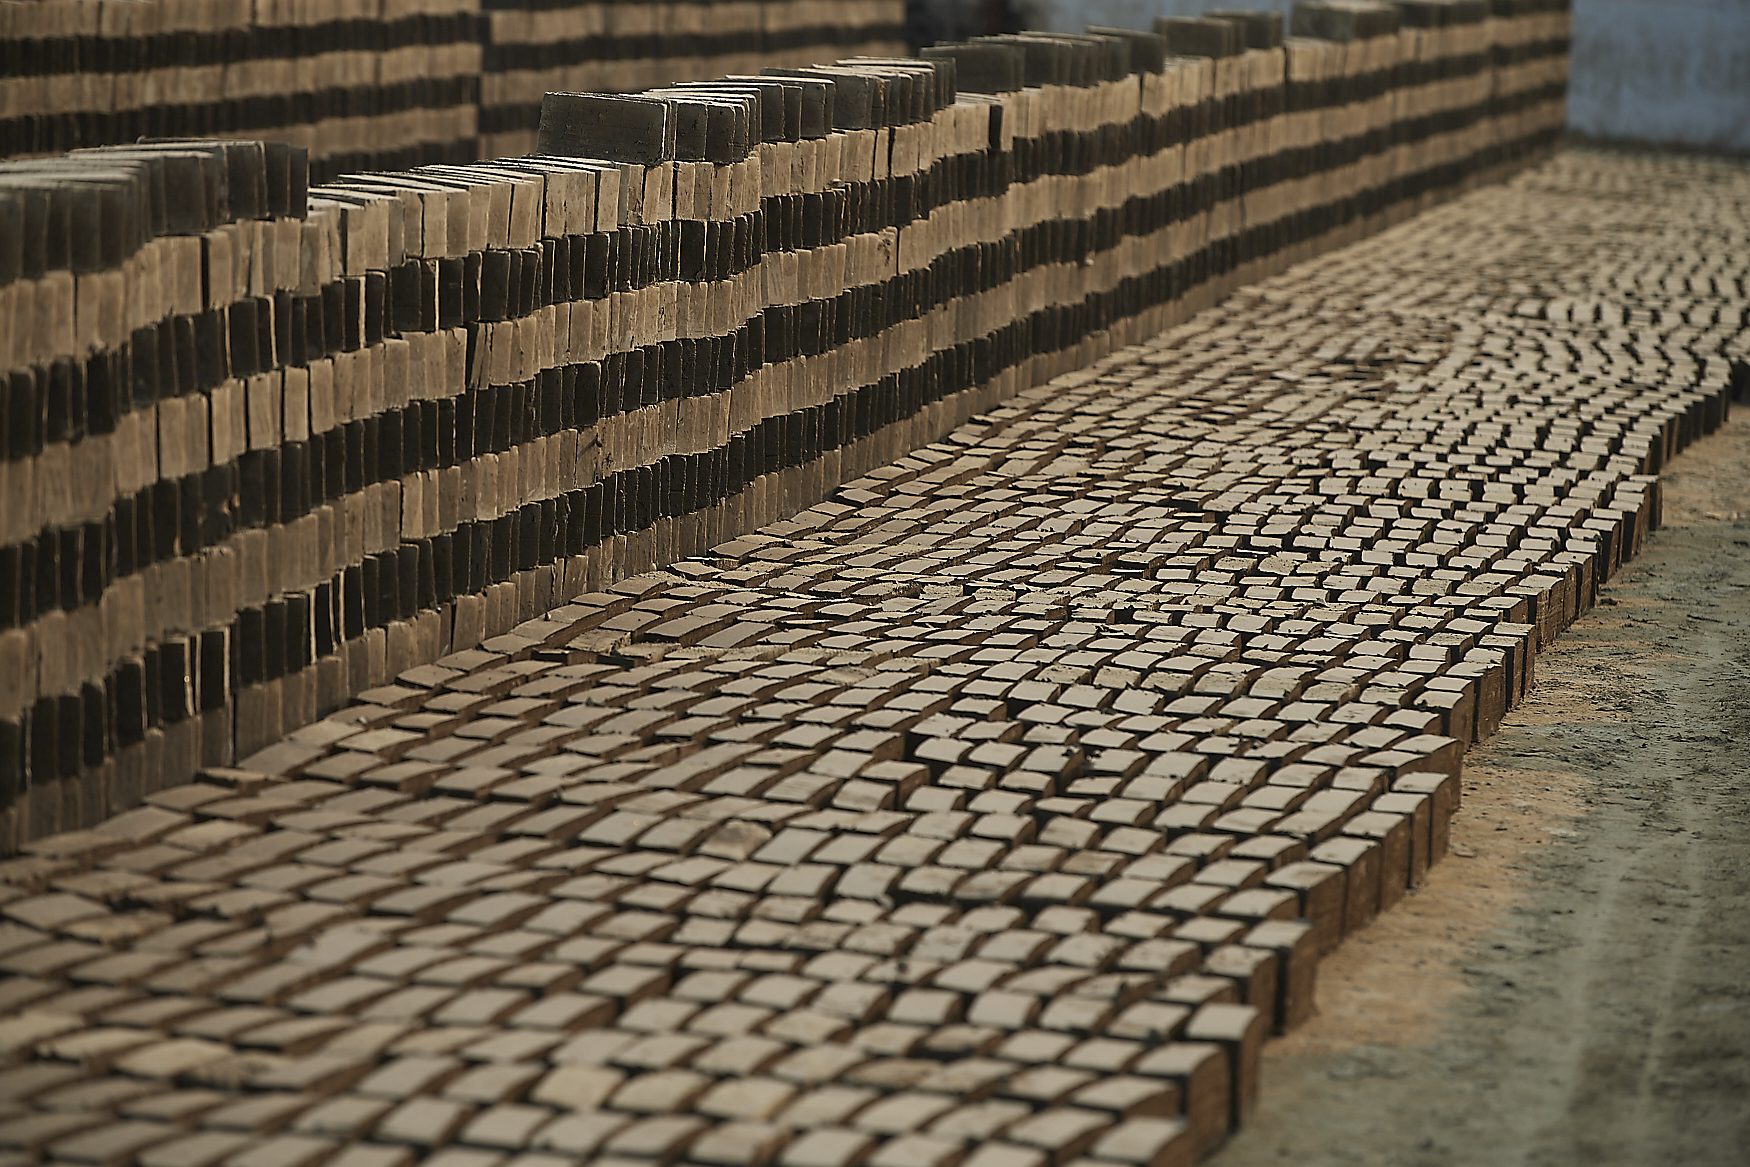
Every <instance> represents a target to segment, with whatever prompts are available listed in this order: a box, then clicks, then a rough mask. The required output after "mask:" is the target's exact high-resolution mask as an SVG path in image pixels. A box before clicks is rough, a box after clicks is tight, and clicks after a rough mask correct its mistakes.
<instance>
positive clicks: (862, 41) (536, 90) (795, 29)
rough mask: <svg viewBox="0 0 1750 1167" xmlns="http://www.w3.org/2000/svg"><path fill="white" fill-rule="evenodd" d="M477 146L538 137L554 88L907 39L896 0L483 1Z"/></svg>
mask: <svg viewBox="0 0 1750 1167" xmlns="http://www.w3.org/2000/svg"><path fill="white" fill-rule="evenodd" d="M482 7H483V8H484V10H485V11H484V13H483V17H484V20H485V23H486V31H485V35H484V45H485V50H484V51H485V58H484V62H485V69H484V76H483V78H482V81H481V92H480V134H481V153H482V156H484V157H487V158H495V157H499V156H502V155H506V154H521V153H524V152H526V151H529V150H532V149H534V148H535V140H536V131H537V130H538V128H539V125H540V117H541V99H542V97H543V96H544V95H545V94H546V93H548V92H549V91H552V90H572V91H592V92H593V91H598V90H599V91H604V92H625V91H630V90H638V89H647V88H649V87H651V86H655V85H668V84H672V83H673V82H676V81H684V80H693V79H697V78H701V77H715V76H720V75H722V74H725V73H732V74H733V73H757V72H758V71H759V70H760V69H763V68H767V67H796V66H802V65H810V64H813V63H815V62H816V61H819V60H821V59H822V58H825V57H831V56H833V55H835V54H840V53H843V54H847V55H849V54H854V53H874V54H881V53H899V52H903V51H904V50H905V38H904V35H903V25H904V19H905V6H904V4H902V3H899V2H897V0H842V2H823V0H772V2H768V3H756V4H659V3H644V4H613V3H606V4H604V3H597V2H589V3H571V4H543V5H530V4H527V3H520V2H515V0H488V2H487V3H486V4H484V5H483V6H482Z"/></svg>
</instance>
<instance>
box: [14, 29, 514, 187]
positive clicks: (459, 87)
mask: <svg viewBox="0 0 1750 1167" xmlns="http://www.w3.org/2000/svg"><path fill="white" fill-rule="evenodd" d="M0 22H3V23H0V50H3V51H4V52H5V53H6V54H7V59H6V62H5V67H4V68H0V92H4V93H5V95H6V97H5V100H4V102H3V103H0V157H21V156H28V155H40V154H51V153H57V152H60V151H63V150H71V149H76V148H80V147H91V146H103V145H112V144H116V143H121V142H130V141H133V140H134V139H135V138H138V137H142V136H145V137H203V136H204V137H220V136H226V135H243V136H247V137H252V138H265V139H271V140H274V141H279V142H286V143H290V144H292V145H295V146H300V147H303V148H304V149H306V150H308V151H309V152H310V155H311V158H312V160H313V163H314V166H315V170H316V173H317V175H318V176H319V177H325V176H328V175H332V174H337V173H340V172H342V171H345V170H352V169H366V168H370V169H385V168H394V167H404V166H417V165H421V164H425V163H433V162H463V161H467V160H469V159H472V158H474V157H477V154H476V151H477V149H478V138H477V130H476V120H477V103H478V99H479V92H480V58H481V46H480V38H479V31H478V29H479V5H478V3H476V0H407V2H402V0H389V2H386V3H384V2H379V0H364V2H361V0H314V2H312V3H304V4H296V5H292V4H286V5H262V6H260V7H257V6H255V5H253V4H250V3H248V2H247V0H221V2H219V3H207V2H205V0H201V2H194V0H147V2H145V3H131V4H112V3H103V2H101V0H41V2H32V3H24V4H9V5H7V6H6V10H5V13H4V14H3V15H0Z"/></svg>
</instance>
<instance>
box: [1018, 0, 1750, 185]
mask: <svg viewBox="0 0 1750 1167" xmlns="http://www.w3.org/2000/svg"><path fill="white" fill-rule="evenodd" d="M1022 7H1023V8H1024V9H1025V10H1026V11H1027V12H1028V14H1029V17H1030V19H1029V21H1028V23H1029V24H1030V25H1031V26H1032V27H1034V28H1052V29H1058V30H1060V31H1077V30H1080V29H1081V28H1083V27H1084V26H1086V25H1089V24H1107V25H1116V26H1117V27H1120V28H1147V27H1149V25H1150V24H1152V23H1153V21H1154V18H1155V17H1157V16H1195V15H1197V14H1198V13H1200V12H1202V11H1204V10H1205V9H1207V8H1269V9H1275V10H1277V11H1280V12H1284V13H1286V12H1287V11H1288V10H1289V9H1290V8H1292V7H1293V2H1292V0H1249V2H1248V0H1024V2H1023V4H1022ZM1568 125H1569V127H1570V128H1572V129H1575V130H1578V131H1580V132H1581V133H1584V134H1587V135H1590V136H1592V137H1598V138H1625V139H1635V140H1640V141H1648V142H1662V143H1669V144H1673V145H1683V146H1698V147H1702V148H1705V149H1713V150H1730V151H1734V152H1750V0H1574V39H1573V56H1572V79H1571V82H1570V85H1569V91H1568Z"/></svg>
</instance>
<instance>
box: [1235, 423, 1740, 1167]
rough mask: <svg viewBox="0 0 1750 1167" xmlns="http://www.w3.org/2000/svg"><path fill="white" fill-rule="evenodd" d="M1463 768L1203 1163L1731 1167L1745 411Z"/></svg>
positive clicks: (1707, 446)
mask: <svg viewBox="0 0 1750 1167" xmlns="http://www.w3.org/2000/svg"><path fill="white" fill-rule="evenodd" d="M1664 521H1665V527H1664V528H1663V529H1661V530H1660V531H1658V532H1656V533H1655V534H1654V535H1653V536H1652V538H1651V539H1650V540H1649V541H1648V544H1647V546H1646V547H1645V548H1644V549H1643V551H1642V553H1641V555H1640V556H1639V557H1638V558H1637V559H1636V560H1635V561H1634V562H1633V563H1632V564H1630V565H1629V567H1628V568H1626V569H1625V570H1624V571H1622V572H1621V573H1619V574H1618V576H1617V577H1616V578H1615V579H1614V580H1613V581H1612V582H1611V583H1610V585H1609V586H1608V587H1607V588H1606V589H1605V591H1604V593H1603V595H1602V597H1601V600H1600V603H1599V604H1598V605H1597V606H1596V607H1594V608H1593V609H1592V611H1591V612H1590V613H1589V614H1587V615H1586V616H1584V617H1582V618H1581V619H1580V620H1578V621H1576V622H1575V624H1574V625H1573V627H1572V628H1570V629H1569V630H1568V631H1567V632H1566V633H1565V634H1564V635H1563V636H1562V637H1561V638H1560V639H1559V641H1558V642H1557V643H1556V644H1555V645H1553V646H1550V647H1548V648H1546V649H1545V651H1544V653H1543V655H1542V656H1541V657H1540V658H1539V661H1538V684H1537V690H1536V692H1535V693H1534V694H1533V695H1532V697H1531V698H1530V699H1529V700H1528V701H1527V702H1526V703H1525V704H1524V705H1522V706H1521V707H1520V708H1519V709H1518V710H1516V711H1515V712H1514V713H1513V714H1512V715H1511V716H1510V717H1509V719H1508V721H1507V723H1506V724H1505V726H1503V728H1502V731H1501V732H1500V733H1499V734H1497V735H1496V736H1495V737H1494V738H1493V739H1491V740H1490V741H1489V742H1487V743H1486V744H1484V745H1482V746H1479V747H1474V748H1473V749H1472V751H1471V753H1470V755H1469V756H1468V757H1467V759H1466V762H1465V802H1464V805H1463V807H1462V808H1461V810H1460V812H1459V814H1458V815H1457V817H1456V818H1455V819H1454V823H1453V836H1452V837H1453V842H1454V847H1453V854H1452V855H1451V856H1449V857H1448V859H1447V860H1446V862H1445V863H1443V864H1441V865H1440V866H1439V867H1438V868H1436V869H1435V872H1434V874H1433V877H1432V878H1431V879H1430V881H1429V883H1428V884H1427V886H1426V887H1424V888H1423V889H1421V890H1420V891H1418V892H1416V893H1414V894H1412V895H1410V896H1409V897H1407V898H1406V899H1405V900H1404V901H1403V902H1402V903H1401V904H1399V905H1398V906H1397V907H1396V908H1394V909H1393V910H1392V911H1391V912H1388V913H1386V914H1385V915H1383V916H1381V917H1380V919H1379V920H1378V921H1376V922H1375V923H1374V924H1373V926H1372V927H1370V928H1369V929H1368V930H1367V931H1366V932H1365V933H1363V934H1362V935H1360V936H1357V937H1353V938H1351V939H1350V940H1349V941H1347V942H1345V944H1344V945H1343V947H1342V948H1341V949H1340V950H1339V951H1338V952H1337V953H1336V954H1334V955H1333V956H1332V957H1331V958H1330V959H1328V960H1327V961H1326V962H1325V963H1324V965H1323V966H1322V968H1321V972H1320V975H1321V982H1320V987H1319V1005H1320V1015H1319V1016H1318V1017H1317V1018H1316V1019H1314V1020H1313V1021H1312V1022H1310V1023H1309V1024H1307V1025H1306V1026H1304V1027H1303V1028H1302V1029H1301V1030H1299V1031H1297V1032H1296V1033H1294V1034H1292V1035H1290V1036H1288V1037H1286V1038H1284V1039H1282V1040H1279V1041H1276V1042H1273V1043H1272V1044H1271V1045H1270V1046H1269V1047H1267V1049H1266V1053H1265V1061H1264V1089H1263V1102H1262V1104H1261V1106H1260V1108H1259V1110H1258V1112H1257V1113H1256V1115H1255V1116H1254V1118H1253V1120H1252V1122H1251V1123H1250V1124H1249V1125H1248V1126H1247V1128H1246V1129H1245V1130H1243V1131H1241V1132H1240V1133H1239V1134H1238V1135H1237V1136H1235V1138H1234V1139H1233V1140H1232V1141H1231V1142H1230V1143H1229V1144H1228V1145H1227V1146H1226V1147H1225V1148H1224V1149H1223V1150H1222V1151H1220V1152H1219V1153H1218V1154H1217V1155H1216V1156H1214V1158H1213V1159H1212V1160H1211V1163H1213V1164H1214V1165H1215V1167H1257V1165H1260V1164H1277V1163H1283V1162H1290V1161H1292V1162H1295V1163H1298V1164H1317V1165H1322V1164H1356V1165H1372V1164H1380V1165H1382V1167H1383V1165H1386V1164H1390V1165H1393V1167H1436V1165H1439V1167H1456V1165H1467V1167H1468V1165H1471V1164H1477V1165H1483V1164H1487V1165H1490V1167H1498V1165H1499V1167H1505V1165H1510V1164H1539V1165H1545V1164H1547V1165H1551V1167H1554V1165H1567V1164H1585V1165H1586V1167H1607V1165H1615V1164H1621V1165H1624V1167H1630V1165H1633V1167H1653V1165H1658V1164H1684V1165H1685V1167H1702V1165H1712V1164H1721V1165H1743V1164H1750V407H1740V408H1739V410H1738V411H1737V412H1736V413H1735V414H1734V416H1733V418H1732V420H1731V421H1730V422H1729V423H1728V424H1727V425H1726V426H1725V427H1723V428H1722V429H1721V430H1720V431H1719V432H1717V433H1715V434H1713V435H1711V436H1710V437H1708V438H1706V439H1704V440H1703V441H1701V442H1699V443H1697V444H1696V445H1694V446H1692V447H1691V448H1690V449H1689V450H1688V451H1686V452H1685V453H1684V454H1683V455H1681V456H1680V457H1679V458H1678V459H1677V460H1676V461H1675V462H1674V463H1673V464H1672V466H1671V467H1670V468H1669V469H1668V471H1667V475H1666V494H1665V504H1664Z"/></svg>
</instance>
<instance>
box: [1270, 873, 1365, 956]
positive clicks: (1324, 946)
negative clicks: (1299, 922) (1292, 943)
mask: <svg viewBox="0 0 1750 1167" xmlns="http://www.w3.org/2000/svg"><path fill="white" fill-rule="evenodd" d="M1348 880H1349V876H1348V872H1347V871H1346V870H1345V869H1343V868H1342V867H1338V866H1334V865H1332V864H1328V863H1319V862H1315V861H1312V860H1306V861H1303V862H1300V863H1290V864H1289V865H1288V866H1286V867H1283V868H1282V869H1280V870H1278V871H1275V872H1272V873H1271V874H1270V875H1269V876H1267V877H1266V878H1265V880H1264V882H1265V883H1266V884H1267V885H1268V886H1270V887H1275V888H1281V889H1282V890H1284V891H1291V892H1294V893H1295V894H1296V895H1297V896H1299V897H1300V918H1301V919H1304V920H1306V921H1308V922H1309V923H1310V924H1311V925H1312V927H1313V943H1314V945H1315V946H1316V947H1317V949H1318V951H1319V953H1320V954H1321V955H1323V954H1324V953H1327V952H1330V951H1331V950H1332V949H1333V948H1335V947H1336V946H1337V943H1338V941H1340V940H1341V939H1342V938H1343V935H1344V931H1345V925H1344V921H1345V914H1344V913H1345V907H1344V905H1345V901H1346V896H1347V888H1348Z"/></svg>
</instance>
